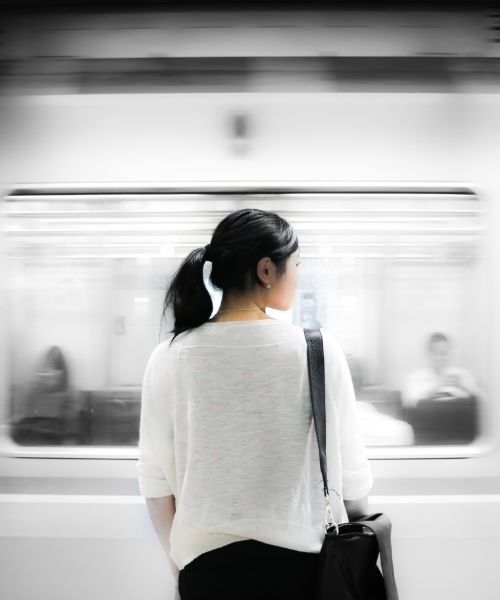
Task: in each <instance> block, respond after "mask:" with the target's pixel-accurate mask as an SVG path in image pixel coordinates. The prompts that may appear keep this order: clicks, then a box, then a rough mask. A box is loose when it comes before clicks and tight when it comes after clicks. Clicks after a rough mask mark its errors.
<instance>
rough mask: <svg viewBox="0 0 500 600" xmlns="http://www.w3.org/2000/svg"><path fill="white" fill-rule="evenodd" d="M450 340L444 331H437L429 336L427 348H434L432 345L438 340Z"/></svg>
mask: <svg viewBox="0 0 500 600" xmlns="http://www.w3.org/2000/svg"><path fill="white" fill-rule="evenodd" d="M449 341H450V338H449V337H448V336H447V335H445V334H444V333H441V332H439V331H436V332H435V333H433V334H432V335H431V336H430V337H429V340H428V341H427V350H430V349H431V348H432V345H433V344H435V343H437V342H449Z"/></svg>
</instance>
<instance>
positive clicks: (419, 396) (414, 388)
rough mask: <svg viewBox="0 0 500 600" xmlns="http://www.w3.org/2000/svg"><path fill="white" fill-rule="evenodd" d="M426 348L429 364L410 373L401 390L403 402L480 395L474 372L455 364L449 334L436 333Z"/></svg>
mask: <svg viewBox="0 0 500 600" xmlns="http://www.w3.org/2000/svg"><path fill="white" fill-rule="evenodd" d="M426 349H427V359H428V366H427V367H424V368H421V369H417V370H415V371H413V372H412V373H410V374H409V375H407V377H406V380H405V382H404V385H403V389H402V393H401V400H402V402H403V406H405V407H416V406H418V404H419V402H422V401H424V400H432V401H435V402H441V401H446V400H452V399H457V398H470V397H478V396H479V394H480V392H479V386H478V384H477V382H476V379H475V377H474V375H473V374H472V373H471V372H470V371H468V370H466V369H463V368H459V367H455V366H453V365H452V364H451V341H450V339H449V337H448V336H447V335H445V334H444V333H441V332H435V333H433V334H432V335H431V336H430V337H429V339H428V341H427V346H426Z"/></svg>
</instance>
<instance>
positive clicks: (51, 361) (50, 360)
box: [37, 346, 69, 391]
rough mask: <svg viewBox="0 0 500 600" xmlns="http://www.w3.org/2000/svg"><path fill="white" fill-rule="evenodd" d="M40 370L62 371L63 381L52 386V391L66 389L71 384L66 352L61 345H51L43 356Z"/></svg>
mask: <svg viewBox="0 0 500 600" xmlns="http://www.w3.org/2000/svg"><path fill="white" fill-rule="evenodd" d="M39 371H62V377H61V381H60V383H59V384H58V385H54V386H52V391H60V390H66V389H67V388H68V386H69V373H68V366H67V364H66V360H65V358H64V354H63V353H62V350H61V348H60V347H59V346H51V347H50V348H49V349H48V350H47V351H46V352H45V353H44V354H43V356H42V357H41V359H40V363H39V366H38V369H37V373H38V372H39Z"/></svg>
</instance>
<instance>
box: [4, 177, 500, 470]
mask: <svg viewBox="0 0 500 600" xmlns="http://www.w3.org/2000/svg"><path fill="white" fill-rule="evenodd" d="M148 194H149V195H157V194H161V195H162V196H163V195H165V196H168V197H169V199H173V198H181V199H182V200H184V199H185V198H187V197H189V196H193V197H195V198H196V199H197V200H198V201H199V200H200V196H202V197H204V198H207V199H211V200H212V201H213V199H214V197H217V198H219V199H221V202H220V203H219V206H218V210H219V211H221V212H224V211H225V213H227V211H228V210H236V209H237V208H241V200H240V198H241V197H250V196H251V197H253V198H260V199H261V198H263V197H264V198H265V197H267V196H272V201H273V202H276V201H279V200H285V206H286V198H287V197H296V196H299V197H300V196H301V195H313V196H316V197H318V198H319V197H321V196H322V195H332V194H346V195H351V194H359V195H362V194H364V195H371V196H375V195H380V194H390V195H395V194H396V195H405V194H406V195H408V194H411V195H422V194H423V195H426V196H428V197H429V198H430V197H431V196H432V195H443V194H453V195H457V196H460V195H464V196H468V197H473V198H474V199H475V200H477V201H478V202H483V200H482V199H481V187H480V186H479V185H478V184H471V183H461V182H440V183H434V182H432V183H426V182H416V183H415V182H410V183H398V184H394V182H387V183H384V182H366V183H363V184H359V183H356V184H352V183H349V182H300V183H297V182H281V181H280V182H276V181H271V182H269V181H261V182H248V181H242V182H185V183H183V182H180V183H176V184H175V185H172V184H168V183H166V184H162V185H160V184H157V183H155V184H151V183H136V184H134V185H128V186H126V185H122V184H115V183H109V184H95V185H92V184H88V185H84V186H82V185H68V184H29V185H28V184H18V185H14V184H13V185H10V186H8V188H7V189H6V190H4V193H3V194H2V206H1V208H0V225H1V230H2V232H4V231H6V228H4V222H5V220H6V219H7V218H8V217H7V216H6V214H5V211H4V207H5V205H6V202H8V201H12V199H14V198H15V199H23V200H24V201H26V200H28V201H29V200H30V199H31V200H33V201H35V200H36V199H37V198H38V199H39V198H43V199H44V200H49V199H51V200H52V199H55V200H56V201H57V199H63V198H67V197H68V196H71V197H73V196H76V195H78V196H80V197H83V196H85V197H86V198H92V197H102V196H103V195H105V196H108V197H112V196H125V195H127V196H129V195H132V196H133V195H148ZM235 197H236V199H235ZM274 209H275V210H277V211H279V209H278V208H276V206H275V205H274ZM184 210H185V209H184ZM485 212H486V211H485V210H484V209H483V208H481V215H482V216H481V222H482V226H483V231H484V232H485V234H484V236H483V238H482V239H481V241H482V242H484V237H487V235H488V229H487V227H486V225H485V222H486V215H485ZM5 238H6V235H2V241H1V242H0V244H1V246H0V251H1V252H2V254H1V258H0V267H2V268H4V269H5V268H7V264H6V263H7V261H8V257H7V255H6V252H5V248H6V240H5ZM201 244H202V242H201V240H199V243H198V245H201ZM490 268H491V266H490V264H489V254H488V255H487V256H486V259H485V261H484V264H483V269H484V271H485V272H482V273H481V277H486V272H487V271H488V270H489V269H490ZM4 272H5V270H4ZM486 281H487V280H486ZM485 286H487V283H486V282H485ZM1 296H2V297H1V298H0V308H2V309H3V308H4V306H3V303H4V297H5V290H2V295H1ZM491 297H492V295H491V293H488V294H487V298H486V299H485V305H486V310H487V313H488V314H491ZM2 313H3V314H5V310H3V311H2ZM0 333H3V332H0ZM2 339H4V343H5V344H7V343H8V341H6V340H7V337H6V336H5V335H3V336H2ZM486 346H487V347H486V348H485V350H486V354H487V355H488V356H491V355H492V353H491V346H492V340H491V335H489V336H488V338H487V342H486ZM3 355H4V356H5V352H4V353H3ZM0 370H3V372H4V374H5V375H6V376H5V377H2V378H1V380H2V381H3V382H4V384H3V386H2V387H1V388H0V394H2V397H3V402H1V403H0V425H1V430H0V431H1V433H0V456H10V457H29V458H81V459H127V460H136V459H137V458H138V450H137V447H135V446H99V445H95V446H21V445H19V444H16V443H15V442H14V441H13V440H12V438H11V437H10V436H9V434H8V427H7V426H6V425H5V423H6V422H7V420H8V417H9V415H8V412H7V410H8V409H7V405H8V402H7V400H8V389H7V388H8V377H7V375H8V374H7V367H6V361H5V360H4V361H2V363H1V364H0ZM485 372H486V378H487V380H488V382H489V383H491V377H492V375H491V374H492V370H491V362H488V364H487V365H486V366H485ZM490 390H491V385H489V386H488V391H490ZM485 404H486V407H487V410H488V409H491V399H490V398H488V399H487V401H486V403H485ZM483 421H484V422H483V423H482V424H481V428H480V430H479V435H478V437H477V438H476V439H474V441H473V442H471V443H469V444H464V445H430V444H429V445H415V446H404V445H402V446H384V445H367V446H366V451H367V456H368V458H369V459H375V460H377V459H382V460H406V459H447V458H472V457H477V456H481V455H484V454H487V453H489V452H491V451H492V450H493V449H494V447H495V444H494V439H493V432H492V431H491V430H488V428H487V427H486V425H487V423H488V420H487V419H485V418H483Z"/></svg>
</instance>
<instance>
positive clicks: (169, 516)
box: [146, 496, 179, 587]
mask: <svg viewBox="0 0 500 600" xmlns="http://www.w3.org/2000/svg"><path fill="white" fill-rule="evenodd" d="M146 506H147V507H148V512H149V516H150V517H151V521H152V523H153V526H154V528H155V531H156V533H157V534H158V537H159V539H160V542H161V545H162V546H163V550H164V551H165V554H166V555H167V558H168V561H169V563H170V568H171V570H172V574H173V576H174V581H175V585H176V587H178V580H179V569H178V567H177V565H176V564H175V563H174V561H173V560H172V559H171V558H170V530H171V529H172V522H173V520H174V515H175V496H163V497H161V498H146Z"/></svg>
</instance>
